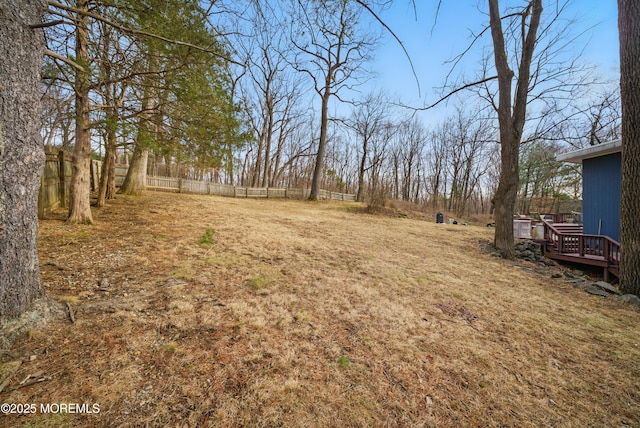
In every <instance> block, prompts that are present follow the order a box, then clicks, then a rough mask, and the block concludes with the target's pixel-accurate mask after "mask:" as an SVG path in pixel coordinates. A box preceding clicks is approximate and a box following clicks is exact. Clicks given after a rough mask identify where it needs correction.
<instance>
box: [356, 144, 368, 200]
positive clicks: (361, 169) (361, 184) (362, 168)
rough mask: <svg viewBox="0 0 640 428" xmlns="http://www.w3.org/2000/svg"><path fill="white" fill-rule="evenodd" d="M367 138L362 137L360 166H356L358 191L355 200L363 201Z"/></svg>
mask: <svg viewBox="0 0 640 428" xmlns="http://www.w3.org/2000/svg"><path fill="white" fill-rule="evenodd" d="M368 145H369V138H368V137H367V136H364V137H363V140H362V158H361V159H360V167H359V168H358V193H357V194H356V201H358V202H364V172H365V167H366V165H367V154H368V150H367V149H368V147H367V146H368Z"/></svg>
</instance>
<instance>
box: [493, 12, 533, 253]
mask: <svg viewBox="0 0 640 428" xmlns="http://www.w3.org/2000/svg"><path fill="white" fill-rule="evenodd" d="M527 15H530V20H529V23H528V24H529V25H528V27H527V26H526V25H525V24H526V16H527ZM541 15H542V0H531V1H530V2H529V4H528V6H527V7H526V8H525V10H524V11H523V18H522V25H523V27H522V37H523V45H522V51H521V53H520V61H519V64H520V67H519V70H518V79H517V85H516V90H515V94H512V91H511V88H512V81H513V78H514V73H513V70H511V69H510V68H509V61H508V57H507V51H506V48H505V41H504V33H503V30H502V17H501V16H500V8H499V5H498V0H489V24H490V27H491V37H492V39H493V52H494V60H495V66H496V71H497V74H498V91H499V94H498V123H499V126H500V147H501V156H500V159H501V169H500V180H499V183H498V190H497V191H496V194H495V196H494V199H493V202H494V207H495V216H496V230H495V238H494V239H495V240H494V245H495V247H496V249H497V250H498V252H499V253H500V254H501V255H502V256H503V257H505V258H508V259H513V258H515V248H514V239H513V213H514V212H515V205H516V198H517V196H518V186H519V180H520V177H519V158H520V143H521V141H522V132H523V130H524V124H525V120H526V112H527V98H528V96H529V83H530V82H529V80H530V76H531V61H532V58H533V50H534V48H535V44H536V38H537V32H538V26H539V25H540V16H541ZM512 96H513V97H514V99H513V103H512V100H511V97H512Z"/></svg>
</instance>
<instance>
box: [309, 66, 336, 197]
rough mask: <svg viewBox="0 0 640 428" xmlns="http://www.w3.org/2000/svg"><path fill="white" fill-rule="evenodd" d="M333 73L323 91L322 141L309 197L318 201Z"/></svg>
mask: <svg viewBox="0 0 640 428" xmlns="http://www.w3.org/2000/svg"><path fill="white" fill-rule="evenodd" d="M331 75H332V73H331V72H330V73H329V77H327V84H326V85H325V87H324V92H323V93H322V107H321V109H320V141H319V142H318V154H317V155H316V165H315V168H314V169H313V179H312V180H311V195H310V196H309V199H311V200H312V201H316V200H318V199H320V182H321V180H322V171H323V170H324V152H325V151H326V149H327V128H328V126H329V125H328V124H329V97H331V85H330V83H329V82H330V79H331Z"/></svg>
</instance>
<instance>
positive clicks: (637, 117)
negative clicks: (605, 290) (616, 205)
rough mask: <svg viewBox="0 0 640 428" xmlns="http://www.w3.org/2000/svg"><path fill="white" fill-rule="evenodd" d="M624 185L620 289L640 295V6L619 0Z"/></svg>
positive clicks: (621, 214)
mask: <svg viewBox="0 0 640 428" xmlns="http://www.w3.org/2000/svg"><path fill="white" fill-rule="evenodd" d="M618 28H619V30H620V93H621V95H622V185H621V192H622V193H621V195H620V243H621V245H622V249H621V254H620V256H621V260H620V288H621V290H622V291H624V292H626V293H632V294H636V295H638V296H640V222H638V213H640V186H639V185H638V183H640V3H638V2H637V1H636V0H618Z"/></svg>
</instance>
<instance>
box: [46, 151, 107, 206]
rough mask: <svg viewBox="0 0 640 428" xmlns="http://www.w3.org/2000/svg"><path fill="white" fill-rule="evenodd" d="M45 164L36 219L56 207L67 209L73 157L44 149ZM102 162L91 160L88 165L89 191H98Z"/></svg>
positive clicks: (69, 154)
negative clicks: (89, 175)
mask: <svg viewBox="0 0 640 428" xmlns="http://www.w3.org/2000/svg"><path fill="white" fill-rule="evenodd" d="M44 153H45V163H44V170H43V172H42V177H41V179H40V191H39V193H38V218H43V217H44V215H45V213H46V212H47V211H51V210H53V209H55V208H57V207H68V206H69V205H68V204H69V194H70V192H71V175H72V173H73V155H72V154H71V153H69V152H65V151H64V150H51V149H48V148H46V149H45V151H44ZM101 165H102V162H100V161H98V160H92V161H91V165H90V174H91V190H92V191H96V190H98V183H99V182H100V171H101Z"/></svg>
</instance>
